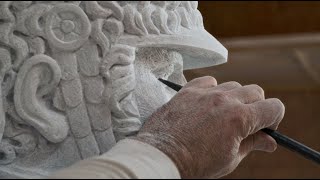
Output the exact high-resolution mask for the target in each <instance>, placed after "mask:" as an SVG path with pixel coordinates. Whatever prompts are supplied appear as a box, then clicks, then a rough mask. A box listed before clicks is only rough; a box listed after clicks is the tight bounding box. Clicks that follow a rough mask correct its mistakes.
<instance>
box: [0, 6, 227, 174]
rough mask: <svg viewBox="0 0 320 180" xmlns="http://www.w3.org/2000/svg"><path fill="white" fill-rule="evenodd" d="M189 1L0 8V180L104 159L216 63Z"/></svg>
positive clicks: (217, 53) (220, 58)
mask: <svg viewBox="0 0 320 180" xmlns="http://www.w3.org/2000/svg"><path fill="white" fill-rule="evenodd" d="M226 59H227V50H226V49H225V48H224V47H223V46H222V45H221V44H220V43H219V42H218V41H217V40H216V39H215V38H214V37H212V36H211V35H210V34H209V33H207V32H206V31H205V29H204V27H203V23H202V16H201V14H200V12H199V11H198V10H197V2H179V1H172V2H166V1H155V2H151V1H133V2H129V1H119V2H117V1H69V2H62V1H61V2H59V1H15V2H11V1H3V2H0V155H1V156H0V164H1V166H0V177H1V178H14V177H15V178H17V177H18V178H35V177H39V176H43V175H47V174H49V173H51V172H53V171H55V170H58V169H61V168H64V167H67V166H69V165H71V164H73V163H75V162H77V161H79V160H81V159H85V158H90V157H92V156H96V155H99V154H101V153H104V152H107V151H108V150H109V149H110V148H112V146H113V145H114V144H115V143H116V141H118V140H120V139H122V138H125V137H126V136H130V135H133V134H135V133H137V131H138V130H139V129H140V128H141V126H142V124H143V122H144V121H145V120H146V118H147V117H148V116H149V115H150V114H151V113H152V112H153V111H154V110H155V109H157V108H159V107H160V106H161V105H162V104H164V103H166V102H167V101H168V100H169V99H170V98H171V97H172V96H173V95H174V93H175V92H174V91H172V90H170V89H168V88H167V87H166V86H164V85H163V84H161V83H160V82H158V80H157V78H159V77H162V78H165V79H169V80H171V81H175V82H177V83H180V84H184V83H185V82H186V81H185V78H184V76H183V69H190V68H198V67H206V66H211V65H215V64H219V63H223V62H226Z"/></svg>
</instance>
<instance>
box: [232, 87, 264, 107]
mask: <svg viewBox="0 0 320 180" xmlns="http://www.w3.org/2000/svg"><path fill="white" fill-rule="evenodd" d="M228 95H230V97H232V98H234V99H237V100H239V101H240V102H242V103H244V104H250V103H253V102H256V101H260V100H264V91H263V89H262V88H261V87H260V86H258V85H255V84H253V85H247V86H242V87H240V88H235V89H232V90H230V91H228Z"/></svg>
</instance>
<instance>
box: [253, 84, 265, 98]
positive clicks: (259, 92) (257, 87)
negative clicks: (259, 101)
mask: <svg viewBox="0 0 320 180" xmlns="http://www.w3.org/2000/svg"><path fill="white" fill-rule="evenodd" d="M250 88H251V89H253V90H255V91H256V92H257V93H258V94H259V95H262V96H264V90H263V89H262V87H260V86H259V85H257V84H252V85H250Z"/></svg>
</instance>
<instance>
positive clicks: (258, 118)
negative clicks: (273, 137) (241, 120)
mask: <svg viewBox="0 0 320 180" xmlns="http://www.w3.org/2000/svg"><path fill="white" fill-rule="evenodd" d="M247 107H249V109H250V110H249V112H250V114H251V115H249V118H250V119H247V120H248V127H249V134H253V133H256V132H258V131H259V130H261V129H263V128H271V129H273V130H276V129H277V128H278V126H279V124H280V122H281V120H282V119H283V117H284V113H285V107H284V105H283V103H282V102H281V101H280V100H279V99H276V98H272V99H266V100H262V101H257V102H255V103H253V104H249V105H247Z"/></svg>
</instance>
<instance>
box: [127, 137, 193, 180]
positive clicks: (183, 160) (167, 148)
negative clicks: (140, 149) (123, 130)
mask: <svg viewBox="0 0 320 180" xmlns="http://www.w3.org/2000/svg"><path fill="white" fill-rule="evenodd" d="M130 138H131V139H134V140H138V141H141V142H144V143H147V144H149V145H151V146H153V147H155V148H157V149H158V150H160V151H161V152H163V153H164V154H166V155H167V156H168V157H169V158H170V159H171V160H172V161H173V162H174V164H175V165H176V166H177V168H178V170H179V172H180V175H181V177H182V178H191V177H193V175H194V174H195V173H194V172H195V170H196V165H195V164H194V162H195V161H194V160H193V156H192V153H191V152H190V151H189V150H188V148H187V147H186V146H185V145H184V144H183V143H182V142H180V141H177V140H176V138H174V137H172V136H170V135H167V134H156V135H154V134H150V133H139V134H138V135H137V136H135V137H130Z"/></svg>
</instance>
